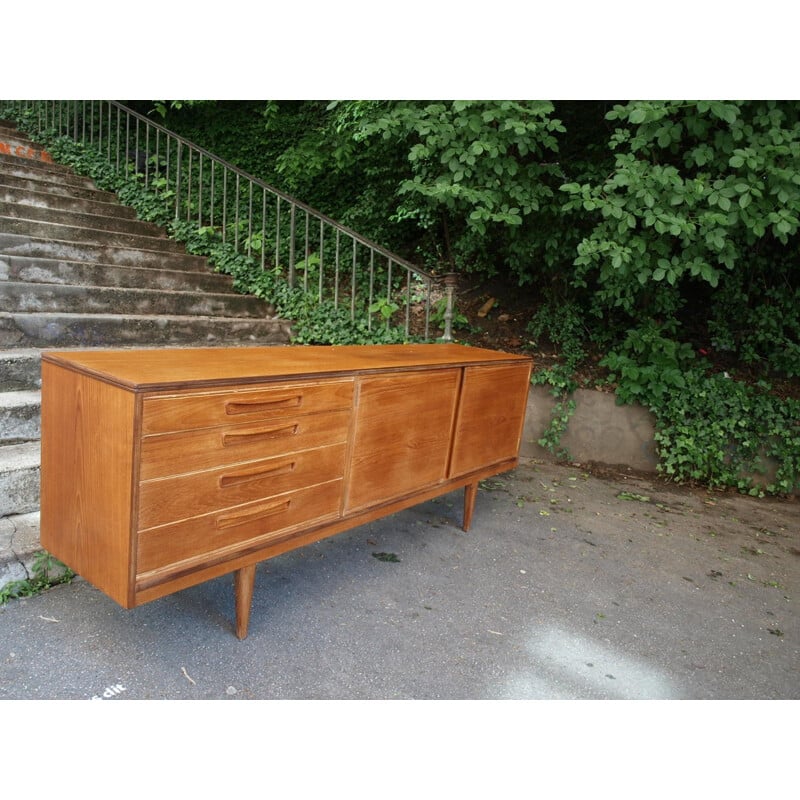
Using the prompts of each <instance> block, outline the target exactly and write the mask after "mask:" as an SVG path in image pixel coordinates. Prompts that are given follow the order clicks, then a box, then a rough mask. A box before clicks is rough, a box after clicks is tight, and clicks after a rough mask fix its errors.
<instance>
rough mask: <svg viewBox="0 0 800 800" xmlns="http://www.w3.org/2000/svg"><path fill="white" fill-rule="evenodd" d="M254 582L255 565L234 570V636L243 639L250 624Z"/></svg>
mask: <svg viewBox="0 0 800 800" xmlns="http://www.w3.org/2000/svg"><path fill="white" fill-rule="evenodd" d="M255 582H256V565H255V564H251V565H250V566H249V567H242V568H241V569H239V570H236V573H235V575H234V578H233V589H234V593H235V594H236V636H237V637H238V638H239V639H244V638H245V637H246V636H247V626H248V625H249V624H250V605H251V603H252V600H253V586H254V585H255Z"/></svg>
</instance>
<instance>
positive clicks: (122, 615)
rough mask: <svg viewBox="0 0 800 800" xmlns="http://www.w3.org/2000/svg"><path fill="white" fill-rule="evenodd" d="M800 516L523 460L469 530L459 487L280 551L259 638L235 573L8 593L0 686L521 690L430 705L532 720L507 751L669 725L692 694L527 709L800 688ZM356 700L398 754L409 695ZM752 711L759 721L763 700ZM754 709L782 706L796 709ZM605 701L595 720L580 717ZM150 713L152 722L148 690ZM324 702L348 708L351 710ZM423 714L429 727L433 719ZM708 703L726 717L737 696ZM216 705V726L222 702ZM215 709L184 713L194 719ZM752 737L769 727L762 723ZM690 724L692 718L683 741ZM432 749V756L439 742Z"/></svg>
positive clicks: (377, 746)
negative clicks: (389, 728)
mask: <svg viewBox="0 0 800 800" xmlns="http://www.w3.org/2000/svg"><path fill="white" fill-rule="evenodd" d="M799 509H800V507H799V506H798V504H797V502H792V501H775V500H769V499H765V500H756V499H752V498H743V497H739V496H730V495H713V494H711V493H708V492H703V491H699V490H694V491H693V490H688V489H681V488H678V487H672V486H668V485H665V484H663V483H660V482H658V481H655V480H651V479H648V478H641V477H638V478H637V477H635V476H627V475H622V474H620V475H617V476H614V475H606V476H605V477H597V476H595V475H591V474H589V473H587V472H583V471H581V470H580V469H575V468H571V467H562V466H558V465H552V464H541V463H536V462H533V461H525V462H524V463H522V464H521V465H520V466H519V467H518V468H517V469H516V470H514V471H513V472H511V473H507V474H505V475H501V476H498V477H497V478H495V479H492V480H489V481H485V482H484V483H483V485H482V488H481V490H480V491H479V493H478V498H477V503H476V508H475V515H474V519H473V523H472V528H471V530H470V531H469V532H468V533H465V532H463V531H462V530H461V528H460V523H461V511H462V493H461V492H455V493H453V494H451V495H447V496H444V497H442V498H438V499H436V500H433V501H430V502H427V503H424V504H421V505H419V506H417V507H415V508H412V509H409V510H407V511H404V512H401V513H399V514H396V515H393V516H392V517H389V518H386V519H383V520H379V521H376V522H373V523H370V524H368V525H365V526H362V527H360V528H357V529H354V530H352V531H348V532H346V533H343V534H340V535H338V536H336V537H333V538H331V539H328V540H325V541H322V542H318V543H316V544H313V545H310V546H308V547H305V548H302V549H299V550H296V551H293V552H291V553H287V554H285V555H282V556H279V557H277V558H274V559H272V560H270V561H267V562H264V563H262V564H261V565H259V568H258V572H257V576H256V586H255V593H254V597H253V604H252V613H251V617H250V629H249V635H248V637H247V638H246V639H245V640H243V641H239V640H238V639H237V638H236V637H235V635H234V632H233V625H234V597H233V582H232V577H231V576H224V577H222V578H219V579H216V580H214V581H210V582H208V583H206V584H203V585H200V586H196V587H193V588H190V589H186V590H184V591H181V592H179V593H177V594H174V595H171V596H169V597H166V598H163V599H160V600H157V601H154V602H152V603H149V604H146V605H144V606H141V607H139V608H136V609H132V610H124V609H122V608H120V607H118V606H117V605H116V604H115V603H114V602H113V601H112V600H110V599H109V598H107V597H106V596H105V595H103V594H102V593H100V592H99V591H97V590H96V589H94V588H93V587H92V586H91V585H89V584H88V583H86V582H85V581H83V580H81V579H80V578H78V579H76V580H74V581H73V582H72V583H70V584H67V585H62V586H58V587H54V588H52V589H50V590H48V591H46V592H44V593H42V594H40V595H38V596H35V597H31V598H23V599H18V600H13V601H11V602H9V603H8V604H6V605H5V606H3V607H0V699H2V700H29V701H36V700H89V699H91V700H99V701H101V705H103V706H107V705H108V703H109V702H112V703H114V704H116V705H117V706H118V705H119V703H120V702H121V701H130V700H138V701H141V700H152V701H156V700H168V701H179V700H225V701H235V700H273V701H299V700H319V701H322V700H328V701H330V700H339V701H360V700H365V701H366V700H370V701H375V700H382V701H389V700H427V701H477V700H482V701H517V702H516V703H490V704H489V705H488V706H487V705H486V704H478V705H477V706H475V705H474V704H471V703H467V704H466V709H467V710H465V704H463V703H456V704H452V703H444V704H441V703H434V704H430V705H429V709H430V708H437V709H441V708H442V706H443V705H444V707H445V708H446V709H448V711H447V716H448V717H452V719H453V720H463V722H459V723H457V724H456V729H455V730H454V731H451V732H450V736H451V737H455V740H456V741H462V740H461V739H460V738H459V737H460V736H462V735H468V738H467V740H466V741H467V742H483V746H484V748H485V747H486V746H487V745H488V744H489V743H490V742H492V741H499V740H503V739H502V736H503V732H504V730H505V728H498V729H496V730H494V732H493V731H492V727H491V726H492V724H494V723H493V720H494V717H493V714H494V713H499V714H500V715H501V716H500V724H501V725H502V723H503V721H504V718H505V716H506V715H509V714H510V715H512V717H513V719H514V721H515V724H518V725H521V726H522V727H523V729H524V731H525V734H524V736H523V739H522V740H520V739H519V737H518V736H516V735H515V737H514V738H513V739H512V741H513V744H506V745H505V746H504V752H512V753H513V752H515V748H517V747H520V746H522V745H521V744H520V742H522V743H523V744H524V752H525V753H528V755H530V754H531V750H530V743H531V742H533V741H534V740H535V737H541V736H542V735H543V734H544V733H545V732H552V734H553V736H554V737H556V738H557V737H558V735H559V733H560V732H562V728H561V727H560V726H561V725H562V724H566V721H569V723H570V727H569V732H567V731H563V734H564V736H567V737H571V739H572V741H573V747H575V746H577V741H578V740H576V739H575V737H578V739H580V738H581V737H580V736H579V732H580V731H581V730H593V729H595V727H596V728H597V729H598V730H599V729H601V728H602V726H604V725H607V724H608V720H607V719H606V715H607V714H609V713H613V714H619V713H622V714H623V715H624V716H627V715H634V722H636V721H637V720H638V725H640V726H641V725H644V726H645V728H647V724H648V721H649V722H650V723H651V727H650V734H649V735H651V736H654V735H656V731H655V729H653V728H652V722H653V721H654V720H659V719H661V715H664V714H666V715H667V716H668V717H670V716H672V715H673V714H674V713H676V711H677V709H678V708H680V709H681V714H682V719H683V720H684V725H683V726H682V727H685V721H686V720H687V719H691V716H689V717H686V716H685V714H687V713H689V711H688V710H689V708H696V707H697V704H692V703H690V704H666V706H665V705H664V704H661V703H643V704H633V706H631V705H629V704H627V703H623V704H622V710H621V706H620V704H619V703H612V704H602V703H601V704H599V707H598V705H596V704H593V703H590V702H584V703H577V704H574V703H563V702H555V703H554V702H541V703H538V704H537V703H529V702H527V701H595V700H605V701H615V700H616V701H622V700H641V701H662V700H682V701H692V700H694V701H702V700H738V701H741V700H761V701H776V700H784V701H791V700H796V699H800V616H798V613H797V599H798V596H800V558H798V556H800V525H798V520H800V515H799V514H798V510H799ZM22 705H23V706H25V705H26V704H22ZM68 705H69V708H74V706H73V705H72V704H68ZM135 705H136V709H137V710H136V711H135V712H133V713H134V715H138V714H139V713H140V711H139V710H140V709H141V708H142V705H141V704H135ZM181 705H185V704H178V706H181ZM224 705H226V706H229V705H230V704H224ZM287 705H288V706H289V710H287V708H286V707H287ZM345 705H346V707H347V708H348V709H349V710H351V711H352V708H353V706H355V707H356V708H357V709H360V713H363V714H365V715H366V717H365V718H364V719H362V720H361V721H360V722H359V724H358V727H357V732H356V734H355V735H353V734H351V736H353V738H352V739H346V741H348V742H350V743H351V746H352V747H356V748H357V750H358V752H360V753H361V754H362V755H363V757H364V758H365V759H367V761H368V762H369V763H370V764H372V765H373V766H374V765H375V764H376V763H377V762H375V761H374V760H373V759H375V758H381V759H382V758H385V757H386V753H385V748H384V746H383V745H382V742H381V737H379V736H377V733H376V732H377V731H379V730H383V728H382V726H381V724H380V721H379V720H377V719H373V717H372V715H373V713H374V711H373V710H374V709H378V708H379V709H383V711H382V712H381V713H382V716H381V718H380V719H383V720H386V719H387V718H388V719H393V718H394V717H396V716H397V715H400V716H401V717H402V716H403V715H404V714H406V713H410V712H408V711H407V710H406V709H408V704H400V705H399V706H398V705H396V704H388V708H389V709H390V710H389V711H388V712H387V710H386V709H387V704H386V703H377V704H367V706H366V707H365V706H364V705H363V704H359V703H355V704H353V703H352V702H351V703H347V704H345ZM423 705H425V704H423ZM700 705H701V706H702V705H703V704H700ZM734 705H735V706H736V709H737V710H736V711H735V712H733V713H734V714H735V719H736V720H737V723H739V724H741V723H743V722H744V721H745V720H746V719H747V717H746V714H745V713H744V709H743V708H742V706H741V705H738V704H734ZM747 705H748V708H751V709H752V706H750V705H749V704H747ZM757 705H758V706H759V708H760V711H759V713H761V711H763V710H764V705H767V706H768V707H769V713H771V714H773V713H778V714H779V716H781V717H782V715H783V714H785V713H787V711H788V712H791V711H792V710H793V709H794V708H796V706H794V704H791V703H789V704H784V703H777V704H757ZM167 706H168V707H169V708H171V709H173V710H174V709H175V704H174V703H170V704H167ZM213 706H214V707H215V708H218V707H219V706H218V704H213ZM246 706H247V704H243V705H241V707H242V708H244V707H246ZM311 706H314V707H317V708H318V707H319V704H311ZM554 706H555V710H554ZM587 706H588V708H589V712H588V713H589V714H590V720H594V723H595V724H594V725H593V723H592V722H591V721H590V722H589V723H585V722H581V721H580V720H581V719H584V718H583V717H580V716H579V717H578V718H577V720H576V718H575V714H576V713H580V714H585V713H586V709H587ZM654 706H655V708H654ZM92 707H93V708H97V706H92ZM144 707H145V708H147V709H148V711H147V717H148V719H149V718H150V715H151V714H153V713H154V712H153V709H154V704H150V703H148V704H144ZM252 707H253V708H261V709H263V705H262V704H255V706H252ZM322 707H323V709H324V710H323V712H322V713H323V714H324V715H326V717H327V718H328V721H329V722H331V718H330V714H331V713H334V717H333V719H334V720H335V719H338V716H336V712H333V711H332V709H341V704H338V703H335V704H332V705H331V704H322ZM411 707H412V708H414V709H415V711H414V712H413V713H415V714H417V713H420V714H422V715H423V719H427V716H426V715H427V714H429V713H432V712H430V711H429V710H420V707H419V705H418V704H411ZM712 707H713V708H714V711H713V714H714V715H715V718H716V715H717V714H721V716H720V717H719V718H718V721H719V720H721V719H723V718H724V719H728V718H727V717H726V716H725V713H723V709H729V708H730V706H729V705H728V704H712ZM0 708H2V712H8V710H9V706H8V705H7V704H4V705H3V706H2V707H0ZM199 708H202V709H204V711H203V712H200V713H203V719H205V720H207V719H208V716H207V714H206V712H205V709H208V710H209V711H210V709H211V707H210V706H207V705H206V704H199ZM268 708H269V711H268V712H267V718H268V719H273V720H276V721H278V722H280V723H281V728H280V730H281V731H287V732H290V733H291V732H294V735H295V736H296V737H297V742H296V746H297V747H300V748H301V749H304V748H305V747H306V745H305V744H303V741H305V740H306V739H308V737H309V736H310V731H311V730H312V729H313V730H316V731H317V732H319V731H327V730H328V727H327V726H326V724H325V723H324V722H323V723H320V722H317V723H316V727H314V723H313V720H312V722H309V726H310V727H303V728H302V729H300V730H296V725H298V724H299V723H298V720H301V719H302V720H306V716H305V715H306V714H307V713H308V709H309V705H308V704H305V703H301V704H296V703H289V704H284V703H277V704H272V705H270V706H268ZM487 708H490V709H494V711H489V712H487ZM705 708H706V709H708V706H705ZM190 709H191V710H190ZM197 709H198V705H197V704H188V705H187V708H186V709H185V710H183V711H179V712H178V713H180V714H181V715H187V716H188V717H189V718H190V719H194V716H195V715H196V714H198V711H197ZM399 709H403V710H402V711H401V710H399ZM512 709H513V710H512ZM612 709H613V712H612ZM2 712H0V713H2ZM15 713H20V712H19V706H18V705H17V706H15ZM21 713H22V718H23V720H29V719H30V718H31V717H33V718H34V719H35V717H36V714H31V713H29V712H24V711H23V712H21ZM46 713H47V717H48V718H52V716H53V713H54V712H53V711H48V712H46ZM81 713H82V714H84V713H88V714H89V715H90V718H92V719H94V717H95V716H96V715H97V712H96V711H92V712H81ZM162 713H163V712H162V711H161V710H159V711H157V712H155V716H154V718H155V719H162ZM214 713H218V712H214ZM487 713H488V721H487V719H486V718H485V716H484V715H486V714H487ZM386 714H388V717H387V716H386ZM597 714H599V715H600V716H599V717H598V716H597ZM640 714H641V715H643V716H642V718H641V719H640V717H639V715H640ZM703 714H704V716H703V717H701V719H703V725H704V726H706V727H705V728H704V730H705V731H706V732H709V731H711V730H713V729H714V726H713V725H712V724H711V721H710V720H708V719H706V717H705V715H706V714H707V711H704V712H703ZM462 715H463V716H462ZM260 716H261V712H259V717H260ZM6 717H7V718H8V716H7V715H6ZM370 720H372V723H373V725H374V727H373V728H369V729H365V728H364V725H365V724H368V723H369V721H370ZM397 722H398V726H399V729H400V730H402V726H401V725H400V720H397ZM542 722H545V723H546V725H545V727H542ZM145 724H146V725H147V723H145ZM206 724H207V723H206ZM331 724H332V726H333V728H334V729H335V730H339V728H338V727H337V726H336V724H335V722H331ZM439 724H440V723H439V721H438V720H437V718H436V717H435V716H434V717H433V719H431V720H429V721H428V722H426V724H425V725H423V726H422V727H420V726H419V725H418V724H415V725H414V726H413V730H414V734H413V739H412V741H414V742H419V743H422V742H427V741H428V739H427V737H429V736H431V735H432V731H436V730H439V728H438V725H439ZM200 725H201V727H199V728H196V729H195V728H194V726H192V725H190V730H189V735H191V731H192V730H204V728H203V727H202V725H203V723H200ZM581 725H584V728H581ZM586 725H588V727H586ZM148 727H150V726H148ZM576 727H577V730H576ZM167 729H169V726H168V725H167ZM258 729H259V730H261V725H259V726H258ZM344 730H346V729H344ZM608 730H611V731H615V732H616V740H617V741H624V738H625V735H626V734H625V733H623V732H622V731H620V730H618V729H616V728H614V727H611V728H608ZM625 730H626V732H627V733H628V734H629V733H630V729H628V727H627V725H626V726H625ZM635 730H636V731H638V730H639V728H636V729H635ZM732 730H733V727H732V726H731V725H728V724H726V725H725V726H723V729H717V736H720V735H724V734H725V733H726V732H730V731H732ZM268 731H269V728H268V729H267V730H266V731H262V735H267V733H268ZM371 731H372V732H371ZM468 732H469V734H468ZM304 733H305V735H304ZM751 733H752V732H751ZM740 734H741V736H742V737H744V738H745V739H747V737H748V736H749V735H751V734H748V726H747V725H746V724H744V725H743V727H742V730H741V731H740ZM691 735H692V734H691V726H689V728H688V729H684V730H682V732H681V733H680V734H679V739H681V740H682V741H688V739H687V737H690V736H691ZM760 735H761V736H764V735H765V732H764V731H762V732H761V734H760ZM766 735H769V736H776V731H775V730H771V731H768V732H767V733H766ZM476 737H477V738H476ZM638 739H639V736H638V732H637V733H636V735H635V736H634V740H633V741H634V742H635V741H637V740H638ZM548 740H549V734H548ZM259 741H260V739H259ZM292 741H293V742H294V740H292ZM337 741H338V737H337V736H336V735H333V737H332V738H331V739H329V740H328V745H329V747H332V746H334V745H335V744H336V742H337ZM403 741H404V742H406V743H407V741H408V740H407V739H405V738H404V739H403ZM436 741H438V742H439V746H440V747H441V746H442V745H443V742H442V741H441V739H437V740H436ZM702 741H705V742H706V745H705V746H706V747H708V746H710V744H711V743H710V741H709V738H708V737H703V739H702ZM780 741H783V740H782V739H781V740H780ZM607 743H608V742H607V741H606V745H607ZM429 744H430V747H429V748H428V749H427V750H425V749H423V750H422V751H420V752H419V753H418V757H419V759H422V760H423V761H424V760H425V759H427V758H431V757H433V754H434V753H436V752H438V750H437V746H436V745H435V744H434V743H433V742H430V743H429ZM777 744H778V742H777V741H776V742H773V746H775V745H777ZM475 746H477V745H475ZM471 747H472V745H467V746H466V750H464V747H463V746H462V748H461V749H462V753H461V754H462V755H463V753H464V752H467V753H471V752H472V751H471ZM602 752H606V751H605V750H603V751H602ZM773 752H775V751H774V750H773ZM476 757H477V756H476ZM519 757H522V756H521V755H519ZM526 763H527V762H526ZM684 763H685V762H684ZM395 766H396V765H395ZM386 769H387V771H388V772H391V771H392V764H391V763H389V764H387V765H386ZM526 769H527V768H526ZM381 774H383V773H381ZM468 774H469V773H467V775H468ZM463 777H464V773H462V774H461V778H463ZM453 780H455V777H454V778H453ZM390 783H391V781H390ZM453 785H454V786H455V785H457V784H456V783H454V784H453ZM374 788H375V789H376V790H378V789H379V787H377V786H376V787H374ZM378 793H380V791H379V792H378Z"/></svg>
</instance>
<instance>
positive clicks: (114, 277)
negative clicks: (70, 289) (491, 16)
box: [0, 254, 272, 315]
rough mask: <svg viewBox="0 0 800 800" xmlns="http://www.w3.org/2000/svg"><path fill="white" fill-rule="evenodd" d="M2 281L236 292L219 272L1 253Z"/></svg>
mask: <svg viewBox="0 0 800 800" xmlns="http://www.w3.org/2000/svg"><path fill="white" fill-rule="evenodd" d="M2 281H24V282H26V283H61V284H71V285H73V286H119V287H126V286H134V287H138V288H141V289H166V290H171V291H181V290H185V291H188V292H212V293H217V294H225V293H231V292H233V289H232V286H233V279H232V278H231V277H230V276H229V275H222V274H220V273H217V272H209V271H206V272H191V271H187V270H179V269H156V268H154V267H152V266H151V267H147V266H144V267H115V266H112V265H109V264H96V263H93V262H90V263H85V262H81V261H66V260H62V259H55V258H28V257H25V256H4V255H2V254H0V285H2V284H1V282H2ZM269 313H270V315H271V314H272V312H269Z"/></svg>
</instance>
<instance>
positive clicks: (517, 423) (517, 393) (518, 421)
mask: <svg viewBox="0 0 800 800" xmlns="http://www.w3.org/2000/svg"><path fill="white" fill-rule="evenodd" d="M530 372H531V368H530V364H529V363H523V364H514V365H504V366H497V367H467V368H466V369H465V370H464V385H463V387H462V389H461V403H460V405H459V409H458V422H457V423H456V433H455V440H454V445H453V461H452V465H451V468H450V477H455V476H457V475H463V474H465V473H467V472H471V471H472V470H476V469H480V468H481V467H484V466H488V465H490V464H496V463H498V462H500V461H505V460H507V459H511V458H516V457H517V456H518V455H519V445H520V439H521V437H522V427H523V424H524V422H525V410H526V408H527V401H528V386H529V384H530Z"/></svg>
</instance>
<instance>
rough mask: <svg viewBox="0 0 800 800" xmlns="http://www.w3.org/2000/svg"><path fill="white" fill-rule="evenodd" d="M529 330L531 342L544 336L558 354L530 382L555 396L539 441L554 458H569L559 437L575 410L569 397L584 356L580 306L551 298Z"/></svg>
mask: <svg viewBox="0 0 800 800" xmlns="http://www.w3.org/2000/svg"><path fill="white" fill-rule="evenodd" d="M528 333H529V334H530V335H531V336H532V337H533V339H534V341H538V340H539V339H540V338H541V337H544V338H546V339H547V340H548V341H549V342H550V343H551V344H553V345H555V346H556V347H558V349H559V352H560V354H561V359H562V360H561V362H560V363H558V364H556V365H554V366H552V367H548V368H546V369H543V370H538V371H537V372H534V374H533V376H532V378H531V383H532V384H533V385H535V386H536V385H538V386H550V387H551V389H550V393H551V394H552V395H553V397H554V398H555V399H556V402H555V404H554V405H553V408H552V410H551V412H550V423H549V425H548V426H547V428H545V430H544V431H543V433H542V436H541V438H540V439H539V440H538V444H539V445H540V446H541V447H544V448H545V449H546V450H548V451H549V452H550V453H553V455H555V456H556V457H557V458H560V459H563V460H569V459H570V454H569V451H568V450H567V449H566V448H565V447H563V446H562V445H561V437H562V436H563V435H564V433H565V432H566V430H567V427H568V426H569V421H570V419H571V418H572V416H573V414H574V413H575V401H574V400H573V399H572V397H571V395H572V393H573V392H574V391H575V390H576V389H577V388H578V384H577V381H576V380H575V377H574V376H575V371H576V370H577V369H578V367H579V365H580V364H581V363H582V362H583V360H584V359H585V358H586V350H585V349H584V344H583V343H584V340H585V338H586V330H585V328H584V326H583V320H582V315H581V312H580V309H579V308H578V307H577V306H576V305H575V304H572V303H556V302H554V301H553V302H550V303H548V304H546V305H543V306H542V307H541V308H540V309H539V310H538V311H537V312H536V314H535V315H534V317H533V319H532V320H531V321H530V323H528Z"/></svg>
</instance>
